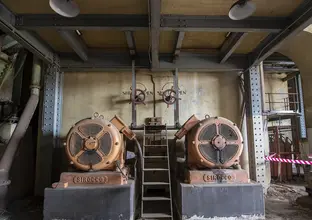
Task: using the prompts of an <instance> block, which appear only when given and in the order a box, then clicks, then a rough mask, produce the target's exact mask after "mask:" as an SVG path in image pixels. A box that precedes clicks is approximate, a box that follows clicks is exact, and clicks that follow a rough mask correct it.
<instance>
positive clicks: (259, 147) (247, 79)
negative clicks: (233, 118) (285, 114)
mask: <svg viewBox="0 0 312 220" xmlns="http://www.w3.org/2000/svg"><path fill="white" fill-rule="evenodd" d="M244 85H245V92H246V93H247V94H246V100H245V101H246V116H247V132H248V150H249V170H250V178H251V179H252V180H254V181H256V182H258V183H261V184H262V185H263V186H265V184H266V182H265V160H264V156H265V146H264V135H263V134H264V132H263V129H264V127H263V116H262V99H263V97H262V91H261V73H260V66H253V67H251V68H250V69H249V71H246V72H245V73H244Z"/></svg>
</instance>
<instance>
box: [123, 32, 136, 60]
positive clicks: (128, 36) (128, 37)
mask: <svg viewBox="0 0 312 220" xmlns="http://www.w3.org/2000/svg"><path fill="white" fill-rule="evenodd" d="M125 36H126V40H127V44H128V48H129V53H130V56H132V57H134V56H135V55H136V53H137V52H136V46H135V40H134V36H133V32H132V31H125Z"/></svg>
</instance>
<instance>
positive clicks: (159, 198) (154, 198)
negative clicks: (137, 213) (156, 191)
mask: <svg viewBox="0 0 312 220" xmlns="http://www.w3.org/2000/svg"><path fill="white" fill-rule="evenodd" d="M142 200H143V201H160V200H162V201H163V200H164V201H170V198H168V197H161V196H159V197H157V196H154V197H143V198H142Z"/></svg>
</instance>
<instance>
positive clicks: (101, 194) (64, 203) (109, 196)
mask: <svg viewBox="0 0 312 220" xmlns="http://www.w3.org/2000/svg"><path fill="white" fill-rule="evenodd" d="M134 185H135V184H134V181H128V184H125V185H103V186H100V187H94V186H90V187H71V188H56V189H52V188H46V189H45V196H44V220H50V219H66V220H67V219H68V220H75V219H77V220H78V219H79V220H80V219H85V220H89V219H92V220H102V219H105V220H109V219H111V220H114V219H118V220H133V219H134V208H135V206H134V205H135V204H134V203H135V202H134V201H135V198H134V196H135V195H134V191H135V186H134Z"/></svg>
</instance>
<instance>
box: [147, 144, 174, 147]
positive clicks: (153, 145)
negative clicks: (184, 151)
mask: <svg viewBox="0 0 312 220" xmlns="http://www.w3.org/2000/svg"><path fill="white" fill-rule="evenodd" d="M167 146H168V145H167V144H151V145H144V147H167Z"/></svg>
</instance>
